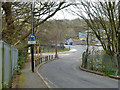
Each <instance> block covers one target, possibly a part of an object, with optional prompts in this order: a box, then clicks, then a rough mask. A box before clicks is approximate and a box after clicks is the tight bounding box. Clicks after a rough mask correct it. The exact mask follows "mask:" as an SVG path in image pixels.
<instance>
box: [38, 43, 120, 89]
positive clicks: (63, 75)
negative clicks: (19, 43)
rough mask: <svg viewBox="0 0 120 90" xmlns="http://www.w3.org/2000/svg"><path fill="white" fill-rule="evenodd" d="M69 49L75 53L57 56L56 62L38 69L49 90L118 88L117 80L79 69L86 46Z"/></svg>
mask: <svg viewBox="0 0 120 90" xmlns="http://www.w3.org/2000/svg"><path fill="white" fill-rule="evenodd" d="M91 48H92V47H91ZM71 49H74V51H75V49H76V50H77V51H76V52H69V53H64V54H59V56H60V58H59V59H58V60H55V61H51V62H49V63H46V64H44V65H42V66H41V67H40V68H39V69H38V72H39V73H40V74H41V76H42V77H43V78H44V80H45V82H47V84H48V85H49V86H50V87H51V88H118V80H115V79H111V78H109V77H105V76H100V75H96V74H93V73H89V72H85V71H82V70H80V69H79V66H80V65H81V63H82V59H81V58H82V53H83V51H84V50H86V46H82V45H79V46H71ZM105 90H106V89H105ZM107 90H108V89H107ZM110 90H111V89H110ZM113 90H114V89H113Z"/></svg>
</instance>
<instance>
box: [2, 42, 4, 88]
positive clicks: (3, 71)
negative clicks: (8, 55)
mask: <svg viewBox="0 0 120 90" xmlns="http://www.w3.org/2000/svg"><path fill="white" fill-rule="evenodd" d="M2 88H4V42H3V43H2Z"/></svg>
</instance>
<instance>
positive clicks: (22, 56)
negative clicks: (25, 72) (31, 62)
mask: <svg viewBox="0 0 120 90" xmlns="http://www.w3.org/2000/svg"><path fill="white" fill-rule="evenodd" d="M27 56H28V52H27V50H19V52H18V66H19V68H20V69H21V68H23V65H24V63H25V61H26V60H27Z"/></svg>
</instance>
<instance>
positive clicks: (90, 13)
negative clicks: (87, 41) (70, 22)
mask: <svg viewBox="0 0 120 90" xmlns="http://www.w3.org/2000/svg"><path fill="white" fill-rule="evenodd" d="M73 7H74V8H75V9H76V11H72V12H73V13H74V14H76V15H78V16H79V17H80V18H82V19H84V20H85V22H86V23H87V25H88V27H89V28H90V29H91V30H92V31H93V32H94V34H95V35H96V37H97V38H98V40H99V41H100V42H101V44H102V47H103V49H104V50H105V52H106V53H107V54H108V55H110V56H119V53H120V50H119V43H120V42H119V36H118V35H119V34H118V31H119V29H120V24H119V18H120V17H119V11H118V2H112V1H109V2H107V1H106V2H100V1H98V2H80V3H77V4H76V5H74V6H73ZM101 30H102V32H101ZM118 58H119V57H118ZM119 62H120V60H119V59H118V66H120V64H119ZM118 72H119V73H120V67H119V69H118V71H117V73H118Z"/></svg>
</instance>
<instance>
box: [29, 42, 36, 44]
mask: <svg viewBox="0 0 120 90" xmlns="http://www.w3.org/2000/svg"><path fill="white" fill-rule="evenodd" d="M28 44H36V41H28Z"/></svg>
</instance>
